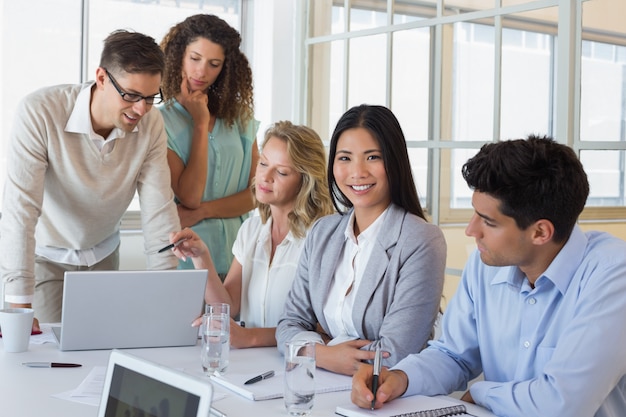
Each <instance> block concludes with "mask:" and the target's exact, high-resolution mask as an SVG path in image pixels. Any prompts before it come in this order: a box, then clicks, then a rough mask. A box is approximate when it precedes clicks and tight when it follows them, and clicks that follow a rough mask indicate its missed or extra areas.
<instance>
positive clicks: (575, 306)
mask: <svg viewBox="0 0 626 417" xmlns="http://www.w3.org/2000/svg"><path fill="white" fill-rule="evenodd" d="M625 320H626V242H624V241H622V240H620V239H617V238H615V237H613V236H611V235H609V234H606V233H599V232H588V233H583V232H582V231H581V229H580V228H579V227H578V226H576V227H575V228H574V230H573V232H572V235H571V236H570V238H569V240H568V242H567V243H566V244H565V246H564V247H563V249H562V250H561V251H560V252H559V254H558V255H557V256H556V258H555V259H554V260H553V262H552V263H551V264H550V266H549V267H548V269H547V270H546V271H545V272H544V273H543V275H541V276H540V277H539V279H537V281H536V282H535V288H531V286H530V285H529V282H528V280H527V279H526V277H525V276H524V274H523V273H522V272H521V271H520V270H519V269H518V268H517V267H490V266H487V265H485V264H484V263H482V261H481V260H480V255H479V253H478V252H474V254H473V255H472V256H471V258H470V260H469V261H468V264H467V266H466V268H465V271H464V272H463V277H462V280H461V284H460V285H459V288H458V290H457V293H456V294H455V296H454V297H453V299H452V300H451V302H450V305H449V307H448V309H447V310H446V312H445V314H444V319H443V323H442V327H443V329H442V336H441V338H440V339H439V340H438V341H436V342H431V344H430V346H429V347H428V348H427V349H425V350H424V351H422V352H421V353H420V354H414V355H410V356H408V357H407V358H405V359H404V360H403V361H401V362H400V363H399V364H397V365H396V367H395V368H396V369H401V370H403V371H404V372H406V373H407V375H408V376H409V387H408V389H407V392H406V393H405V395H413V394H423V395H435V394H447V393H450V392H452V391H455V390H460V389H465V387H466V383H467V382H468V381H470V380H471V379H473V378H474V377H476V376H478V375H479V374H480V373H481V372H484V381H479V382H475V383H474V384H473V385H472V387H471V389H470V392H471V394H472V397H473V399H474V401H475V402H476V403H477V404H480V405H482V406H484V407H486V408H489V409H491V410H492V411H493V412H494V413H495V414H497V415H499V416H524V417H528V416H542V417H563V416H596V417H609V416H611V417H623V416H625V415H626V376H625V375H626V326H625V325H624V321H625Z"/></svg>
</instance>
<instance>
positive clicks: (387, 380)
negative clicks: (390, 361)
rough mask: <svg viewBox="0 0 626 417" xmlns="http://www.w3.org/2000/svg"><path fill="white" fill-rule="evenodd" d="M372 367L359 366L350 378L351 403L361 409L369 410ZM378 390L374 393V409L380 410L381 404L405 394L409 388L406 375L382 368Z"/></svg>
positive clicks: (372, 395) (371, 395)
mask: <svg viewBox="0 0 626 417" xmlns="http://www.w3.org/2000/svg"><path fill="white" fill-rule="evenodd" d="M373 373H374V367H373V366H372V365H368V364H361V366H359V369H358V370H357V372H356V373H355V374H354V376H353V377H352V394H351V398H352V402H353V403H354V404H356V405H358V406H359V407H361V408H370V407H371V406H372V400H373V399H374V393H372V388H371V387H372V375H373ZM378 384H379V385H378V390H377V391H376V402H375V404H374V408H380V407H382V406H383V403H386V402H388V401H391V400H393V399H394V398H397V397H399V396H401V395H402V394H404V393H405V391H406V389H407V387H408V386H409V378H408V377H407V375H406V374H405V373H404V372H402V371H398V370H393V371H390V370H388V369H387V368H383V369H382V370H381V371H380V375H379V376H378Z"/></svg>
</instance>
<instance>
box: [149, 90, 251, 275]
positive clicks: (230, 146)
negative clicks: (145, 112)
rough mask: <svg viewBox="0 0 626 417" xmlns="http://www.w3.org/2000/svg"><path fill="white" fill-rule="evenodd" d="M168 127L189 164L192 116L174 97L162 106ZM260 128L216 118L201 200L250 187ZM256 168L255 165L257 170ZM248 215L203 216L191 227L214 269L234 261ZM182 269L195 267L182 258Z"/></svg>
mask: <svg viewBox="0 0 626 417" xmlns="http://www.w3.org/2000/svg"><path fill="white" fill-rule="evenodd" d="M159 110H160V111H161V114H162V115H163V120H164V122H165V130H166V132H167V146H168V147H169V148H170V149H171V150H173V151H174V152H175V153H176V155H178V156H179V157H180V159H181V160H182V161H183V163H185V164H187V161H189V155H190V152H191V138H192V131H193V119H192V117H191V115H190V114H189V112H187V110H186V109H185V108H184V107H183V106H182V105H181V104H180V103H179V102H178V101H176V100H175V99H172V100H171V101H170V102H168V103H166V104H164V105H163V106H161V107H159ZM258 128H259V122H258V121H257V120H250V121H249V122H248V124H247V125H246V126H241V125H240V124H238V123H235V124H233V126H231V127H229V126H228V125H227V124H226V123H225V122H224V121H223V120H222V119H219V118H218V119H217V120H216V121H215V126H214V127H213V131H212V132H210V133H209V154H208V155H207V158H208V161H207V166H208V172H207V179H206V184H205V188H204V194H203V195H202V201H212V200H217V199H218V198H223V197H227V196H229V195H233V194H236V193H238V192H240V191H242V190H244V189H246V188H247V187H248V180H249V178H250V169H251V166H250V165H251V163H252V145H253V144H254V140H255V139H256V133H257V130H258ZM254 168H255V167H253V169H254ZM247 218H248V215H247V214H246V215H243V216H239V217H231V218H217V219H204V220H202V221H201V222H199V223H196V224H195V225H194V226H192V229H193V230H194V231H195V232H196V233H197V234H198V236H200V238H202V240H203V241H204V243H206V245H207V246H208V247H209V250H210V251H211V256H212V257H213V262H214V263H215V269H216V270H217V272H218V273H220V274H224V275H225V274H226V273H227V272H228V269H229V268H230V264H231V263H232V260H233V254H232V247H233V243H234V242H235V239H236V238H237V232H238V231H239V227H240V226H241V224H242V223H243V221H244V220H245V219H247ZM180 267H181V268H183V269H193V264H192V263H191V260H187V261H186V262H183V261H181V263H180Z"/></svg>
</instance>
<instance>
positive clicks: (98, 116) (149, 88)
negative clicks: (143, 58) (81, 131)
mask: <svg viewBox="0 0 626 417" xmlns="http://www.w3.org/2000/svg"><path fill="white" fill-rule="evenodd" d="M112 75H113V76H114V77H115V80H116V82H117V84H118V87H119V89H120V90H121V91H122V92H124V93H129V94H139V95H142V96H144V97H150V96H154V95H156V94H159V86H160V85H161V74H149V73H127V72H123V71H117V72H116V73H115V74H112ZM96 80H97V82H96V87H95V88H96V89H97V90H98V99H94V100H95V101H96V102H92V106H91V109H92V114H91V116H92V123H93V128H94V131H95V132H96V133H98V134H99V135H101V136H102V137H104V138H106V137H107V136H108V135H109V133H110V132H111V131H112V130H113V129H114V128H119V129H121V130H123V131H125V132H131V131H132V130H133V129H135V127H137V124H138V123H139V121H140V120H141V118H142V117H143V116H144V115H145V114H146V113H148V112H149V111H150V110H151V109H152V105H151V104H147V103H146V101H145V100H140V101H138V102H135V103H131V102H128V101H125V100H124V99H123V98H122V96H121V95H120V93H119V92H118V90H117V89H116V88H115V86H114V85H113V81H112V80H111V79H110V78H109V76H108V75H107V74H106V71H105V70H104V68H98V69H97V71H96Z"/></svg>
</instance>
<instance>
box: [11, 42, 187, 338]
mask: <svg viewBox="0 0 626 417" xmlns="http://www.w3.org/2000/svg"><path fill="white" fill-rule="evenodd" d="M164 67H165V63H164V56H163V53H162V51H161V49H160V48H159V46H158V45H157V44H156V42H155V41H154V39H153V38H151V37H148V36H146V35H143V34H140V33H135V32H128V31H116V32H113V33H112V34H110V35H109V36H108V37H107V38H106V39H105V41H104V48H103V51H102V55H101V58H100V66H99V67H98V69H97V70H96V78H95V81H91V82H88V83H85V84H81V85H59V86H54V87H46V88H43V89H41V90H38V91H36V92H34V93H32V94H30V95H29V96H27V97H26V98H25V99H24V100H22V102H21V103H20V106H19V107H18V110H17V116H16V119H15V121H14V123H13V129H12V133H11V136H10V144H9V154H8V158H7V160H8V164H7V169H8V175H7V179H6V185H5V191H4V202H3V213H2V218H1V219H0V236H1V237H2V238H1V239H0V265H1V268H2V269H1V272H2V278H3V282H4V296H5V301H6V302H8V303H9V304H10V305H12V306H14V307H30V306H31V305H32V307H33V308H34V309H35V317H36V318H37V319H39V321H42V322H59V321H61V303H62V296H63V278H64V273H65V271H73V270H86V269H88V270H112V269H118V267H119V245H120V233H119V228H120V221H121V219H122V216H123V215H124V212H125V211H126V209H127V208H128V206H129V204H130V203H131V201H132V199H133V197H134V195H135V192H137V193H138V195H139V202H140V206H141V218H142V226H143V233H144V239H145V244H144V246H145V250H146V253H147V265H148V267H149V268H151V269H168V268H175V267H176V266H177V264H178V261H177V259H176V257H175V256H174V255H173V254H172V253H171V251H165V252H163V253H158V249H159V248H161V247H162V246H164V245H166V244H168V243H169V241H168V234H169V232H171V231H176V230H180V222H179V220H178V214H177V211H176V206H175V204H174V196H173V193H172V189H171V186H170V172H169V168H168V165H167V156H166V155H167V137H166V134H165V130H164V127H163V120H162V118H161V114H160V113H159V112H158V111H150V110H152V106H153V104H157V103H160V102H161V90H160V84H161V76H162V73H163V70H164ZM94 296H95V297H97V296H98V295H97V294H94ZM37 328H38V322H37V320H35V322H34V324H33V329H34V330H37Z"/></svg>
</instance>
